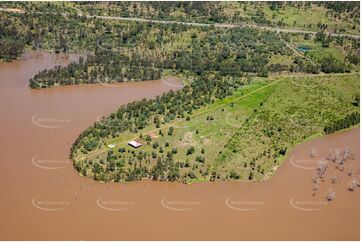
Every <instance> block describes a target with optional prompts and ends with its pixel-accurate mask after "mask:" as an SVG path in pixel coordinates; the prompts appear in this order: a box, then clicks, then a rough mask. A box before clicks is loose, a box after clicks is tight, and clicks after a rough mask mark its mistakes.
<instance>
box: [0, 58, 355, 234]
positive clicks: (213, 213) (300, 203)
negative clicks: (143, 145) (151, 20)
mask: <svg viewBox="0 0 361 242" xmlns="http://www.w3.org/2000/svg"><path fill="white" fill-rule="evenodd" d="M77 58H78V57H77V56H76V55H72V56H61V55H53V54H47V53H42V52H32V53H29V54H26V55H25V56H24V58H23V60H18V61H14V62H12V63H0V92H1V95H0V104H1V119H0V130H1V138H2V143H1V146H0V150H1V154H2V156H1V162H0V171H1V176H0V188H1V199H0V214H1V216H0V239H2V240H23V239H30V240H34V239H35V240H67V239H71V240H135V239H136V240H275V239H276V240H359V238H360V237H359V227H360V216H359V214H360V209H359V205H360V199H359V196H360V193H359V188H356V190H355V191H354V192H349V191H347V189H346V188H347V185H348V183H349V182H350V181H351V177H350V176H348V175H347V174H346V170H347V168H348V167H349V166H351V165H352V166H353V167H354V170H355V171H356V170H357V169H359V145H360V136H359V128H354V129H352V130H348V131H344V132H340V133H337V134H333V135H329V136H327V137H322V138H318V139H315V140H312V141H308V142H305V143H303V144H301V145H298V146H297V147H296V148H295V149H294V150H293V151H292V152H291V153H290V154H289V158H288V160H287V161H286V162H285V163H284V165H282V166H281V167H280V168H279V169H278V170H277V172H276V174H275V176H273V177H272V178H271V179H270V180H268V181H265V182H259V183H238V182H216V183H210V182H204V183H197V184H192V185H184V184H178V183H160V182H152V181H141V182H134V183H130V184H114V183H109V184H101V183H97V182H95V181H93V180H91V179H88V178H85V177H80V176H79V175H78V174H77V172H75V170H74V169H73V167H72V164H71V162H70V161H69V160H68V155H69V149H70V147H71V144H72V142H73V140H74V139H75V138H76V137H77V135H78V134H79V133H80V132H81V131H82V130H84V129H85V128H86V127H88V126H89V125H91V124H92V123H93V122H94V121H95V120H97V118H98V117H99V115H106V114H108V113H110V112H112V111H114V110H116V109H117V108H118V107H119V106H120V105H121V104H125V103H127V102H130V101H133V100H139V99H141V98H143V97H147V98H151V97H154V96H156V95H159V94H161V93H163V92H165V91H168V90H170V89H175V88H179V83H176V82H174V83H170V81H171V80H167V81H149V82H139V83H129V84H120V85H117V86H104V85H101V84H97V85H82V86H66V87H56V88H51V89H43V90H31V89H30V88H29V87H28V79H29V78H30V77H31V76H33V75H34V74H36V73H37V72H38V71H39V70H42V69H45V68H52V67H54V66H55V65H59V64H61V65H65V64H67V63H69V62H70V61H74V60H76V59H77ZM170 84H172V85H170ZM345 145H347V146H349V147H350V148H352V149H353V150H354V152H355V157H356V159H355V160H350V161H347V162H346V169H345V171H344V172H343V173H342V174H341V177H342V179H341V182H340V183H339V184H332V183H331V182H330V177H331V176H332V175H333V174H334V173H335V172H337V170H335V169H334V165H333V164H330V165H329V169H328V171H327V173H326V174H327V175H326V179H325V182H323V183H321V186H320V189H319V191H318V192H317V194H316V196H315V197H313V196H312V187H313V184H312V181H311V179H312V177H313V175H314V172H315V171H314V170H313V169H311V168H312V167H313V166H315V165H316V164H317V163H316V161H317V160H319V159H321V158H322V157H324V156H325V154H326V153H327V152H328V151H329V149H335V148H342V147H344V146H345ZM312 147H315V150H316V153H315V157H314V158H311V157H310V155H309V153H310V150H311V148H312ZM291 158H292V159H291ZM291 161H292V162H291ZM310 167H311V168H310ZM352 177H354V178H356V179H357V180H359V176H358V175H357V174H354V175H352ZM329 188H332V189H333V190H334V191H336V198H335V200H334V201H332V202H330V203H327V201H326V195H327V191H328V189H329Z"/></svg>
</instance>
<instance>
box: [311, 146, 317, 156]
mask: <svg viewBox="0 0 361 242" xmlns="http://www.w3.org/2000/svg"><path fill="white" fill-rule="evenodd" d="M315 155H316V150H315V147H312V149H311V152H310V156H311V158H314V157H315Z"/></svg>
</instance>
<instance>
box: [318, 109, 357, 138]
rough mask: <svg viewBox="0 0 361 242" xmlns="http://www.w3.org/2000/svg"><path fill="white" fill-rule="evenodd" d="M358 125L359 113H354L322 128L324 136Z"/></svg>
mask: <svg viewBox="0 0 361 242" xmlns="http://www.w3.org/2000/svg"><path fill="white" fill-rule="evenodd" d="M358 123H360V113H359V112H354V113H351V114H348V115H346V116H345V117H344V118H342V119H339V120H336V121H334V122H332V123H331V124H329V125H328V126H326V127H325V128H324V132H325V133H326V134H331V133H334V132H336V131H339V130H342V129H347V128H349V127H351V126H353V125H355V124H358Z"/></svg>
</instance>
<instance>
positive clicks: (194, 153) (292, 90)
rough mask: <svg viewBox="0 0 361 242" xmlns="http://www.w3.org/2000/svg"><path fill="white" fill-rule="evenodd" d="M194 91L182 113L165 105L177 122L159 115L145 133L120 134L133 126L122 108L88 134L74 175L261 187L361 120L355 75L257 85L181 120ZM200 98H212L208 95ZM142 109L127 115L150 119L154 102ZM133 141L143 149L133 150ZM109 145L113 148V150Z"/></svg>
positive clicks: (80, 143)
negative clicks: (337, 123) (337, 128)
mask: <svg viewBox="0 0 361 242" xmlns="http://www.w3.org/2000/svg"><path fill="white" fill-rule="evenodd" d="M244 81H247V80H244ZM232 82H233V81H232ZM196 83H197V84H198V85H200V83H202V82H201V81H195V82H194V83H193V85H194V86H193V87H187V86H186V87H185V88H184V89H182V90H181V91H178V92H175V93H172V94H171V96H175V97H178V98H177V100H178V105H169V104H168V103H169V102H167V101H165V100H167V99H165V100H164V99H163V100H164V101H165V103H164V106H163V105H161V106H163V107H165V113H172V111H171V110H172V108H174V111H175V112H174V111H173V112H174V113H175V115H174V116H173V117H174V119H169V118H167V116H166V115H163V114H161V113H160V112H158V110H163V109H162V108H161V109H155V110H157V111H154V112H153V113H152V112H150V113H149V115H148V118H147V119H143V120H145V123H144V127H141V128H139V129H134V128H133V129H129V130H125V131H124V132H122V131H119V130H121V128H120V127H122V125H123V124H125V123H129V117H127V116H125V115H124V111H125V109H126V107H124V108H120V109H119V110H118V112H117V113H114V114H112V115H110V117H108V118H105V119H103V120H101V121H99V122H98V123H96V124H95V125H94V126H93V127H91V128H89V129H88V130H86V131H85V132H84V133H83V135H82V136H80V138H79V139H78V140H77V142H76V143H75V145H74V146H73V150H72V158H73V159H74V160H75V163H74V164H75V167H76V169H77V170H78V171H79V172H80V173H81V174H82V175H86V176H90V177H93V178H94V179H96V180H100V181H131V180H139V179H144V178H148V179H155V180H162V181H164V180H168V181H182V182H185V183H189V182H192V181H199V180H211V181H213V180H244V181H252V180H263V179H267V178H269V177H270V176H271V175H272V174H273V173H274V171H275V170H276V168H277V167H278V166H279V165H280V164H282V161H283V160H284V159H285V156H286V155H287V151H288V150H289V149H290V148H292V147H293V146H294V145H295V144H297V143H299V142H301V141H302V140H304V139H306V138H308V137H311V136H315V135H321V134H324V133H329V131H328V127H330V125H333V123H334V120H349V119H350V117H359V111H358V107H357V105H355V97H358V96H359V91H358V90H359V80H358V76H357V75H350V76H349V75H346V76H332V75H331V76H323V77H282V78H276V79H271V80H268V81H265V80H258V81H256V80H255V81H252V83H251V84H250V85H246V86H243V87H241V86H240V87H239V88H236V89H235V90H234V92H233V93H232V94H230V95H229V96H228V97H226V98H216V97H212V96H211V97H212V98H211V99H209V100H212V101H210V102H205V103H202V104H201V105H199V106H198V105H197V108H195V109H191V110H188V111H186V112H184V115H183V116H182V114H181V113H178V112H177V110H178V107H182V106H183V102H184V101H182V100H186V102H185V103H188V102H189V99H186V98H181V97H180V98H179V96H178V95H180V94H178V93H182V92H184V90H189V92H190V91H191V90H194V89H193V88H196V87H195V85H196ZM207 83H209V82H207ZM222 86H223V85H222ZM205 90H208V88H205ZM212 90H217V89H213V88H212ZM196 93H197V94H199V95H200V97H202V96H203V97H204V96H206V97H207V96H208V97H209V94H208V93H205V94H203V93H202V94H200V92H199V91H197V92H196ZM168 95H169V94H168ZM183 95H184V94H183ZM165 96H166V95H165ZM156 100H159V99H156ZM161 100H162V99H160V100H159V102H160V103H162V101H161ZM193 100H195V101H196V102H197V99H193ZM199 100H207V98H200V99H199ZM141 103H142V104H141V105H139V106H137V105H136V104H140V103H134V104H129V105H128V106H127V110H128V112H130V109H132V110H133V111H132V112H133V113H136V114H138V115H140V116H144V115H145V114H148V112H147V111H146V110H147V109H146V107H147V106H148V105H147V103H149V104H150V103H154V101H145V100H144V101H142V102H141ZM132 107H133V108H132ZM137 107H138V108H137ZM167 107H168V108H169V109H168V108H167ZM136 110H143V112H142V113H140V112H138V111H136ZM131 120H135V119H134V117H132V118H131ZM358 122H359V120H358V119H356V121H354V122H352V123H350V125H355V124H357V123H358ZM132 127H134V126H132ZM341 127H342V128H345V126H341ZM107 131H112V133H107ZM133 139H135V140H137V141H138V142H140V143H142V144H143V146H142V147H141V148H138V149H134V148H132V147H130V146H127V142H128V141H129V140H133ZM109 144H113V145H115V147H114V148H109V147H108V145H109Z"/></svg>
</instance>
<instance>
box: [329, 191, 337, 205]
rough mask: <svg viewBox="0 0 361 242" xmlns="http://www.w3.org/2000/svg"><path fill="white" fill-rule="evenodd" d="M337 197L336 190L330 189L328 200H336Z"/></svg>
mask: <svg viewBox="0 0 361 242" xmlns="http://www.w3.org/2000/svg"><path fill="white" fill-rule="evenodd" d="M335 197H336V192H334V191H332V189H329V190H328V194H327V201H329V202H330V201H332V200H334V199H335Z"/></svg>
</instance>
